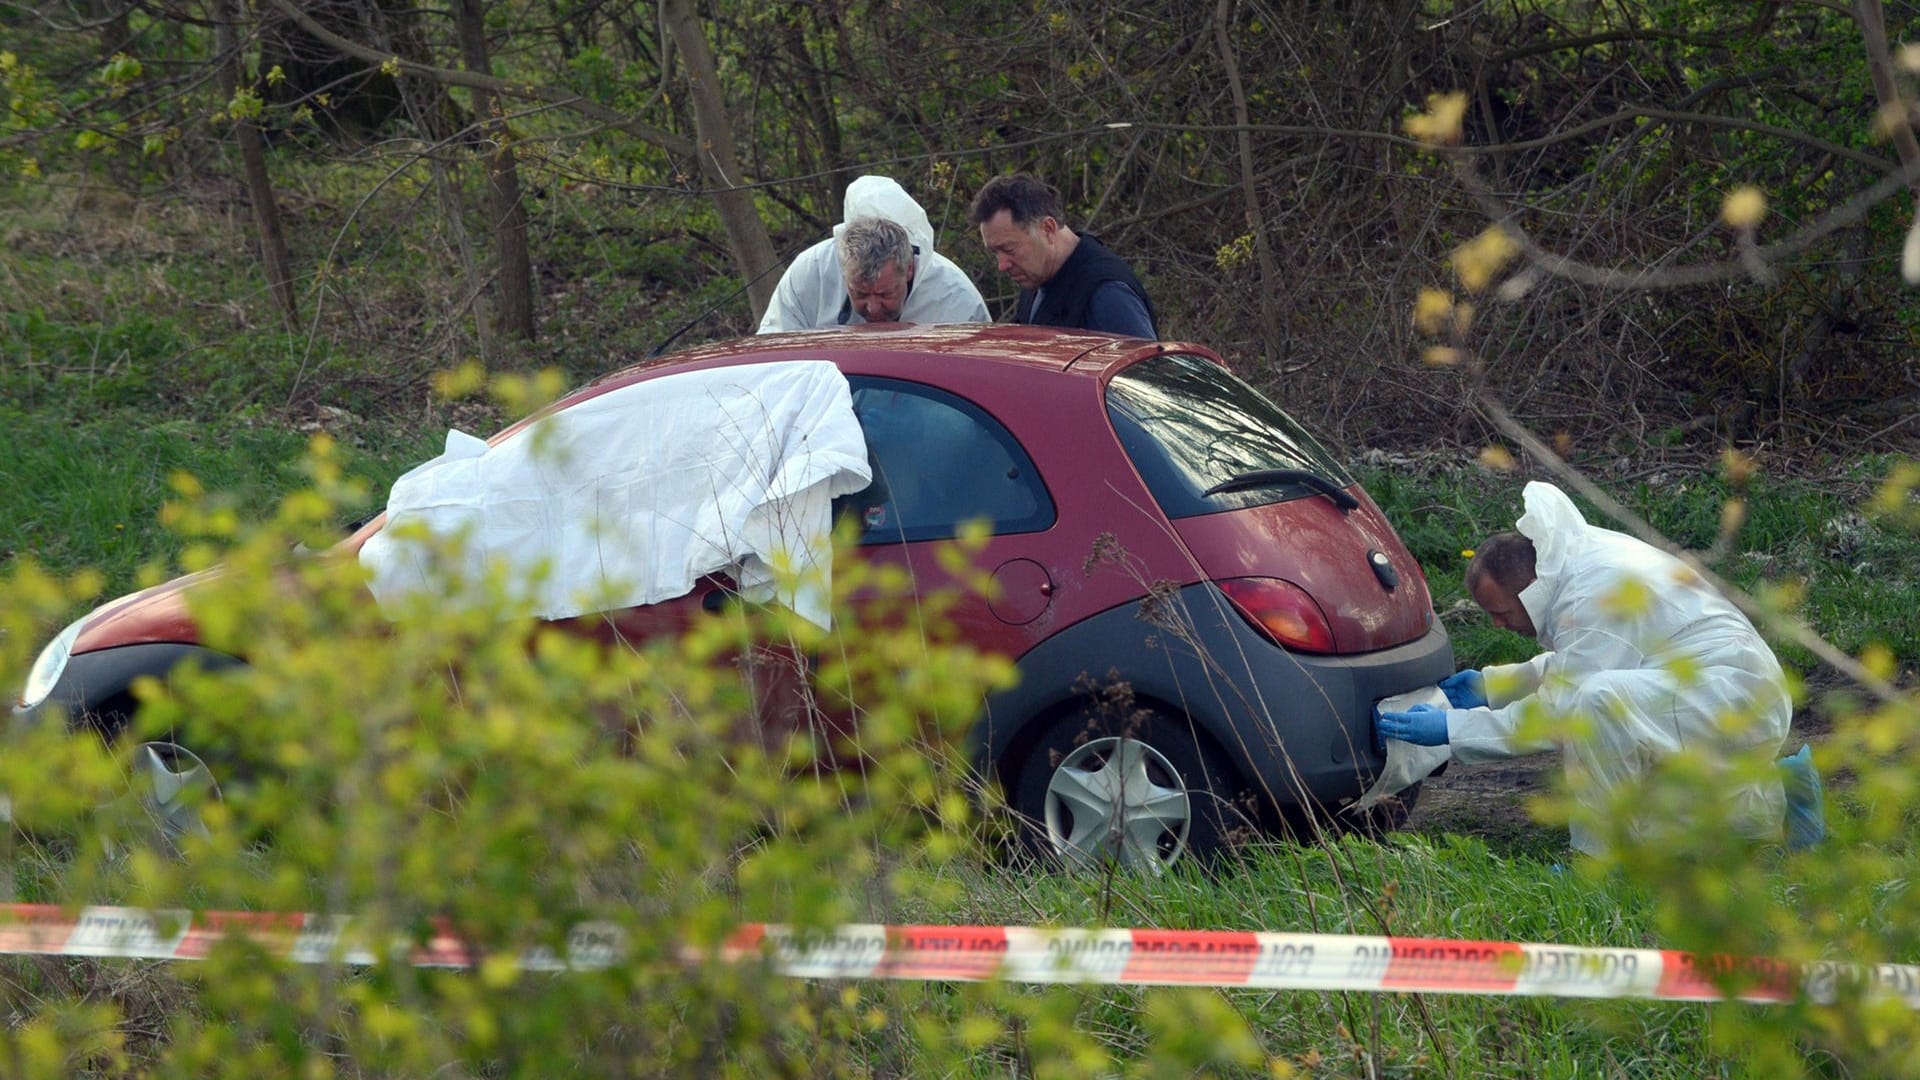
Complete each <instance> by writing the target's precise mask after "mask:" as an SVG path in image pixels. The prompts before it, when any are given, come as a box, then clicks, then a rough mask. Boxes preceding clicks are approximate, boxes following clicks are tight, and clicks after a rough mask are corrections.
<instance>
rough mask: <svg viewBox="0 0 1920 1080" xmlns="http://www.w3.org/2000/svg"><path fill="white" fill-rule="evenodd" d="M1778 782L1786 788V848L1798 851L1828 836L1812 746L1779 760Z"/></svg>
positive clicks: (1822, 797)
mask: <svg viewBox="0 0 1920 1080" xmlns="http://www.w3.org/2000/svg"><path fill="white" fill-rule="evenodd" d="M1779 764H1780V774H1781V775H1780V780H1781V782H1782V783H1783V784H1784V785H1785V786H1786V789H1787V847H1788V849H1789V850H1793V851H1798V850H1799V849H1801V848H1806V847H1812V846H1813V845H1815V844H1817V843H1819V842H1820V841H1822V840H1824V839H1826V836H1827V797H1826V792H1825V791H1824V790H1823V789H1822V788H1821V786H1820V770H1819V769H1817V768H1815V767H1814V764H1813V747H1812V746H1809V745H1805V744H1803V745H1802V746H1801V747H1800V751H1799V752H1798V753H1795V754H1790V755H1788V756H1786V757H1783V758H1781V759H1780V762H1779Z"/></svg>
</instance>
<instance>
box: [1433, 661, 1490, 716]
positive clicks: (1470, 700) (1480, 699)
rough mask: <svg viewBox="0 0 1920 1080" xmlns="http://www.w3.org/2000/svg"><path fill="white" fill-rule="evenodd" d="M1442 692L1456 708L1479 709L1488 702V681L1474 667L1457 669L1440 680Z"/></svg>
mask: <svg viewBox="0 0 1920 1080" xmlns="http://www.w3.org/2000/svg"><path fill="white" fill-rule="evenodd" d="M1440 692H1441V693H1443V694H1445V695H1447V703H1448V704H1449V705H1452V706H1453V707H1454V708H1456V709H1477V708H1479V707H1480V706H1482V705H1485V704H1486V703H1487V681H1486V680H1485V679H1483V678H1481V676H1480V673H1479V672H1478V671H1475V670H1474V669H1472V668H1468V669H1466V670H1465V671H1456V672H1454V673H1453V674H1451V675H1449V676H1447V677H1446V678H1444V679H1441V680H1440Z"/></svg>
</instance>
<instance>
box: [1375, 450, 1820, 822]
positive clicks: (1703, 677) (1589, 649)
mask: <svg viewBox="0 0 1920 1080" xmlns="http://www.w3.org/2000/svg"><path fill="white" fill-rule="evenodd" d="M1524 499H1525V502H1526V513H1525V514H1523V515H1522V516H1521V518H1520V520H1519V522H1518V523H1517V524H1516V526H1515V527H1516V528H1517V529H1518V530H1519V531H1518V532H1508V533H1499V534H1496V535H1494V536H1492V537H1489V538H1488V539H1487V541H1486V542H1485V543H1484V544H1482V545H1481V546H1480V548H1479V549H1478V550H1477V551H1476V552H1475V553H1474V556H1473V560H1472V561H1471V563H1470V564H1469V565H1468V567H1467V576H1466V583H1467V589H1468V591H1469V592H1471V593H1472V594H1473V599H1474V602H1475V603H1477V604H1478V605H1480V607H1481V609H1483V610H1484V611H1486V613H1487V614H1488V615H1489V616H1490V617H1491V618H1492V620H1493V623H1494V625H1496V626H1499V627H1501V628H1503V629H1507V630H1512V631H1514V632H1516V633H1520V634H1525V635H1527V636H1529V637H1534V638H1537V639H1538V640H1539V642H1540V644H1542V645H1544V646H1546V648H1547V650H1548V651H1546V652H1543V653H1541V654H1540V655H1538V656H1535V657H1534V658H1533V659H1532V660H1529V661H1527V662H1526V663H1522V664H1507V665H1496V666H1493V667H1489V668H1486V669H1485V670H1483V671H1474V670H1471V669H1469V670H1466V671H1462V672H1459V673H1458V674H1456V675H1454V676H1452V677H1450V678H1448V679H1446V680H1445V681H1443V682H1442V683H1441V684H1440V688H1441V690H1442V691H1443V692H1444V693H1445V694H1446V696H1447V699H1448V702H1449V704H1450V706H1451V707H1450V708H1446V709H1440V708H1437V707H1434V706H1427V705H1420V706H1415V707H1413V708H1411V709H1409V710H1407V711H1405V712H1382V713H1381V714H1380V717H1379V722H1378V725H1377V726H1378V730H1379V733H1380V734H1381V735H1382V736H1383V737H1385V738H1389V739H1400V740H1403V741H1406V742H1411V743H1415V744H1418V745H1423V746H1440V745H1443V744H1445V745H1447V746H1448V747H1449V749H1450V750H1451V753H1452V756H1453V757H1454V758H1456V759H1458V760H1460V761H1463V762H1467V763H1473V762H1480V761H1488V760H1492V759H1496V758H1506V757H1513V756H1517V755H1520V754H1527V753H1536V752H1540V751H1544V750H1549V749H1552V748H1554V747H1555V746H1556V745H1558V746H1560V747H1561V749H1562V753H1563V757H1564V763H1565V768H1566V771H1567V780H1568V786H1569V788H1570V790H1571V792H1572V794H1573V797H1574V798H1575V800H1576V801H1577V802H1578V803H1579V804H1580V805H1581V806H1582V807H1584V808H1585V810H1586V811H1588V812H1589V814H1591V815H1595V816H1597V815H1598V814H1600V813H1603V812H1604V811H1605V808H1606V806H1607V802H1608V798H1609V793H1610V792H1611V791H1612V790H1613V789H1615V788H1616V787H1618V786H1619V785H1621V784H1624V783H1627V782H1630V781H1632V780H1634V779H1636V778H1638V777H1640V776H1643V775H1645V774H1646V773H1647V772H1649V771H1650V770H1651V769H1652V768H1654V766H1655V765H1656V763H1657V762H1659V761H1660V760H1661V759H1662V758H1664V757H1667V756H1669V755H1672V754H1675V753H1679V752H1681V751H1683V750H1688V749H1694V750H1700V749H1705V750H1708V751H1710V752H1711V753H1713V754H1715V755H1716V756H1723V755H1730V754H1735V753H1740V752H1745V751H1752V750H1756V749H1759V748H1761V747H1765V748H1767V749H1768V750H1770V751H1772V752H1773V753H1775V754H1777V753H1778V751H1779V748H1780V746H1781V743H1782V741H1783V740H1784V739H1785V738H1786V736H1787V727H1788V723H1789V721H1790V720H1791V719H1792V716H1793V700H1792V697H1791V695H1790V694H1789V692H1788V690H1787V683H1786V678H1785V676H1784V675H1783V674H1782V672H1781V670H1780V664H1779V662H1778V661H1777V660H1776V659H1775V658H1774V655H1773V651H1772V650H1771V649H1769V648H1768V647H1767V643H1766V642H1765V641H1763V640H1762V639H1761V637H1760V634H1759V633H1758V632H1757V631H1756V630H1755V629H1754V627H1753V624H1752V623H1751V622H1749V621H1748V620H1747V617H1746V616H1745V615H1743V614H1741V612H1740V610H1739V609H1738V608H1736V607H1735V606H1734V605H1733V604H1732V603H1731V602H1730V601H1728V600H1727V598H1726V597H1724V596H1722V595H1721V594H1720V593H1719V592H1717V591H1716V590H1715V589H1714V588H1713V587H1712V586H1711V585H1709V584H1708V583H1707V582H1706V581H1705V580H1703V579H1702V578H1701V577H1700V575H1699V574H1697V573H1696V572H1694V571H1693V570H1692V569H1690V568H1689V567H1688V566H1687V565H1686V564H1685V563H1683V562H1681V561H1680V560H1679V559H1676V558H1674V557H1673V556H1671V555H1668V554H1667V553H1666V552H1663V551H1661V550H1659V549H1658V548H1655V547H1653V546H1651V545H1649V544H1646V543H1643V542H1641V541H1639V540H1636V539H1634V538H1633V537H1630V536H1626V535H1624V534H1622V533H1617V532H1614V531H1612V530H1610V529H1602V528H1598V527H1596V526H1593V525H1589V524H1587V523H1586V521H1585V520H1583V519H1582V518H1581V516H1580V511H1579V510H1578V509H1577V508H1575V506H1574V505H1573V502H1572V500H1570V499H1568V498H1567V496H1566V495H1565V494H1564V493H1562V492H1561V491H1560V490H1559V489H1558V488H1555V487H1553V486H1552V485H1549V484H1543V483H1537V482H1536V483H1530V484H1528V485H1527V486H1526V489H1525V492H1524ZM1533 717H1537V718H1538V720H1536V721H1535V722H1534V723H1533V724H1531V725H1528V727H1527V729H1526V730H1529V731H1530V732H1533V733H1544V734H1541V735H1540V738H1541V740H1542V741H1539V742H1529V741H1526V740H1523V739H1522V738H1521V737H1520V734H1519V733H1520V732H1521V730H1523V729H1522V724H1523V721H1525V720H1527V719H1528V718H1533ZM1541 721H1544V723H1542V722H1541ZM1583 728H1586V729H1589V730H1590V733H1588V734H1577V732H1579V731H1581V730H1582V729H1583ZM1569 732H1576V733H1575V734H1570V733H1569ZM1796 757H1798V758H1802V759H1805V760H1803V761H1802V764H1803V765H1804V766H1805V768H1806V770H1807V773H1808V775H1814V774H1812V773H1811V769H1812V765H1811V760H1810V759H1806V756H1805V754H1804V752H1803V754H1801V755H1797V756H1796ZM1793 760H1795V759H1788V761H1789V762H1792V761H1793ZM1790 769H1791V766H1789V772H1790ZM1814 783H1815V785H1816V786H1817V779H1816V780H1815V781H1814ZM1703 797H1714V796H1703ZM1717 797H1718V798H1719V799H1721V800H1723V801H1724V811H1725V820H1726V823H1727V825H1728V827H1729V828H1731V829H1732V830H1734V831H1735V832H1736V833H1737V834H1738V835H1741V836H1745V837H1750V838H1753V839H1756V840H1763V841H1772V840H1778V839H1780V837H1781V830H1782V824H1783V821H1784V819H1785V814H1786V809H1787V797H1786V794H1785V792H1784V791H1783V787H1782V783H1781V775H1779V774H1778V773H1774V774H1769V775H1768V776H1767V777H1766V778H1765V779H1762V780H1740V781H1738V782H1736V781H1735V780H1733V779H1731V778H1729V779H1728V780H1727V781H1726V783H1725V784H1724V785H1723V786H1722V787H1721V788H1720V789H1719V790H1718V793H1717ZM1651 824H1652V823H1651V822H1644V821H1641V820H1638V819H1635V820H1631V821H1629V822H1628V823H1627V827H1628V829H1629V830H1630V834H1631V835H1635V836H1646V835H1648V831H1649V828H1650V827H1651ZM1571 839H1572V845H1573V847H1574V848H1575V849H1577V850H1579V851H1583V852H1586V853H1588V854H1600V853H1602V852H1603V851H1604V848H1605V842H1604V841H1603V840H1602V839H1601V837H1600V836H1599V835H1597V834H1596V830H1595V829H1594V828H1593V827H1592V825H1591V824H1590V823H1588V822H1583V821H1582V820H1581V815H1578V814H1576V815H1575V818H1574V822H1573V824H1572V838H1571ZM1796 840H1798V837H1797V836H1796Z"/></svg>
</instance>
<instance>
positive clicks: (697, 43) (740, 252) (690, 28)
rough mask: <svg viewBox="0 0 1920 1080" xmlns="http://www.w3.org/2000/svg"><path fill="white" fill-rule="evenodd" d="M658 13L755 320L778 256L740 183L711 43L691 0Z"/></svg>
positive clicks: (667, 3)
mask: <svg viewBox="0 0 1920 1080" xmlns="http://www.w3.org/2000/svg"><path fill="white" fill-rule="evenodd" d="M660 17H661V20H662V21H663V22H665V23H666V27H667V32H668V33H670V34H671V35H672V36H673V40H674V44H675V45H677V46H678V47H679V49H680V57H681V61H682V62H683V63H685V64H686V66H687V88H688V90H689V92H690V93H691V96H692V99H693V126H694V133H695V135H697V136H698V142H699V146H698V147H696V148H695V151H694V153H695V156H697V157H698V158H699V160H700V175H701V176H702V177H704V178H705V179H706V181H707V183H708V184H709V185H711V186H712V187H713V189H714V192H713V201H714V203H715V205H716V206H717V207H718V208H719V210H720V222H721V224H722V225H724V226H726V230H727V243H728V246H730V247H731V248H732V249H733V258H734V261H735V262H736V263H738V264H739V266H740V272H741V273H742V274H743V275H745V277H746V280H747V300H748V302H750V303H751V304H752V305H753V321H754V322H755V323H756V324H757V323H758V322H759V321H760V316H761V315H762V314H764V313H765V312H766V310H767V304H768V303H769V302H770V301H771V300H772V299H773V288H774V286H775V285H777V284H779V282H778V281H776V280H775V279H774V277H773V275H772V273H771V271H772V269H773V267H774V265H775V263H776V262H777V259H776V257H775V255H774V251H773V241H771V240H770V239H768V238H767V227H766V225H765V224H764V223H763V222H762V221H761V220H760V214H759V213H758V211H756V210H755V209H754V207H753V193H752V192H751V191H748V190H747V189H746V188H744V187H742V186H741V173H740V164H739V160H738V158H737V156H736V154H735V153H734V147H733V123H732V120H731V119H730V118H729V117H728V115H727V102H726V96H725V94H723V93H722V92H721V87H720V75H719V71H718V69H717V68H716V66H715V64H714V61H713V47H712V46H711V45H709V44H708V42H707V37H706V34H705V33H704V32H702V30H701V27H700V23H699V21H698V20H697V19H696V18H695V17H694V14H693V3H692V0H660Z"/></svg>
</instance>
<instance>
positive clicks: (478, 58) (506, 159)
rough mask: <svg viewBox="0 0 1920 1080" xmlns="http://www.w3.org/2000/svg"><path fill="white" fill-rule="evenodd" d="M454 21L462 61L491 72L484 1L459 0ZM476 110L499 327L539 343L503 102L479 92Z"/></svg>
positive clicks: (522, 207)
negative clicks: (483, 149) (483, 158)
mask: <svg viewBox="0 0 1920 1080" xmlns="http://www.w3.org/2000/svg"><path fill="white" fill-rule="evenodd" d="M453 20H454V23H455V25H456V26H457V27H458V28H459V31H460V62H461V63H462V64H464V65H466V67H467V69H468V70H469V71H478V72H481V73H482V74H487V73H490V72H491V71H492V64H491V63H490V62H489V60H488V58H487V24H486V12H485V11H484V10H483V9H482V5H481V0H454V5H453ZM474 106H475V107H474V112H475V114H476V115H477V116H478V118H479V124H480V131H481V134H482V136H483V138H484V140H485V146H486V170H487V216H488V219H489V221H490V223H491V224H492V226H493V252H494V258H495V260H496V262H497V269H496V271H495V273H496V284H497V287H498V289H499V292H500V306H499V309H498V311H497V316H498V319H499V323H498V325H499V329H500V332H501V333H502V334H510V335H513V336H515V337H518V338H520V339H521V340H523V341H531V340H533V335H534V303H533V261H532V258H531V257H530V255H529V254H528V251H527V208H526V204H524V203H522V202H521V201H520V172H519V170H518V169H517V168H516V167H515V165H514V160H513V144H512V142H511V141H510V136H509V134H508V132H507V124H506V121H505V120H504V119H503V118H502V110H501V108H500V98H499V96H498V95H497V94H495V93H494V92H493V91H491V90H486V89H478V90H475V91H474Z"/></svg>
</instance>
